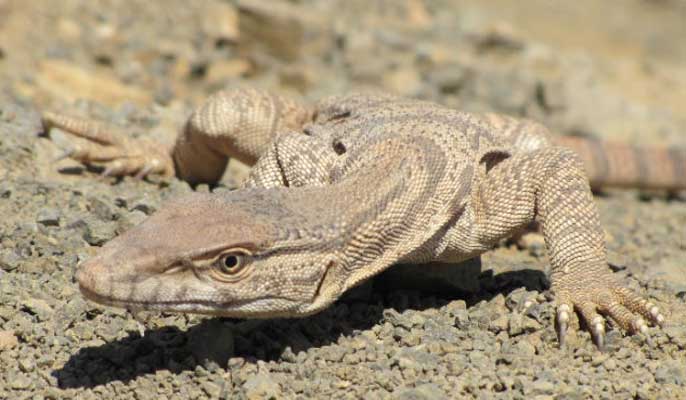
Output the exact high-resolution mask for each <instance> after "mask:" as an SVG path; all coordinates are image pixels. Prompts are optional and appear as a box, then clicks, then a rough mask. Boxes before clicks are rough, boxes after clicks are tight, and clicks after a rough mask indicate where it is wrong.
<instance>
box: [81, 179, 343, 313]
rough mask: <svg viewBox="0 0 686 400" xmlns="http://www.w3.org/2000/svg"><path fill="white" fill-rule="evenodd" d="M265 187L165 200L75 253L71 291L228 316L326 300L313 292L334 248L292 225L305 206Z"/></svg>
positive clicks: (136, 305)
mask: <svg viewBox="0 0 686 400" xmlns="http://www.w3.org/2000/svg"><path fill="white" fill-rule="evenodd" d="M266 191H269V192H270V193H266V194H265V193H264V192H266ZM275 191H276V193H273V191H272V190H264V189H262V190H241V191H235V192H231V193H227V194H225V195H210V194H199V193H196V194H193V195H190V196H187V197H184V198H181V199H179V200H176V201H173V202H171V203H169V204H167V205H166V206H165V207H164V208H162V209H161V210H160V211H158V212H157V213H155V214H154V215H152V216H151V217H149V218H148V219H146V220H145V221H144V222H143V223H141V224H140V225H138V226H136V227H134V228H132V229H130V230H129V231H127V232H125V233H124V234H122V235H120V236H118V237H116V238H115V239H113V240H111V241H110V242H108V243H106V244H105V245H104V246H103V247H102V248H101V249H100V251H99V252H98V253H97V254H96V255H95V256H94V257H93V258H90V259H88V260H86V261H84V262H83V263H81V265H80V266H79V268H78V270H77V272H76V279H77V280H78V283H79V286H80V289H81V292H82V293H83V294H84V296H85V297H87V298H89V299H91V300H93V301H95V302H98V303H101V304H106V305H110V306H115V307H123V308H128V309H130V310H156V311H171V312H189V313H200V314H212V315H223V316H231V317H276V316H295V315H304V314H308V313H311V312H314V311H317V309H320V308H323V306H324V305H326V304H328V303H329V302H330V301H323V302H322V301H321V298H325V299H329V298H332V299H331V300H333V297H334V296H327V295H322V293H321V292H322V291H324V292H326V290H323V289H322V283H323V281H324V280H325V279H326V275H327V270H328V269H329V268H330V267H331V266H332V263H335V261H334V258H333V256H332V255H331V251H326V250H325V249H323V248H321V246H322V244H321V243H322V239H325V238H324V237H322V236H321V234H319V235H318V236H316V237H313V236H310V237H305V236H306V235H302V234H300V233H299V232H298V231H296V230H293V228H292V227H293V226H302V225H303V220H302V218H308V217H309V215H310V213H307V215H305V213H303V212H302V211H299V209H301V208H302V207H297V206H293V207H289V202H287V201H285V199H286V196H279V191H278V190H276V189H275ZM267 194H268V195H267ZM319 222H321V221H319ZM289 226H290V227H291V228H289ZM324 241H325V240H324ZM318 246H319V248H318ZM318 303H321V307H315V306H314V304H318ZM324 303H325V304H324ZM315 308H316V309H315Z"/></svg>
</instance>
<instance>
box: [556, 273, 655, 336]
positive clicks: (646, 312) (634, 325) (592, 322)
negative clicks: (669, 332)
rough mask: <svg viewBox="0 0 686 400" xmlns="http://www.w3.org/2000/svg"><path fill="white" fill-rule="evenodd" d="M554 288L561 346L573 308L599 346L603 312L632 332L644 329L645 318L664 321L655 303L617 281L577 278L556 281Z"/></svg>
mask: <svg viewBox="0 0 686 400" xmlns="http://www.w3.org/2000/svg"><path fill="white" fill-rule="evenodd" d="M608 273H609V272H608ZM586 283H588V284H586ZM555 292H556V294H557V296H558V299H559V300H558V306H557V315H556V326H557V335H558V339H559V341H560V347H563V346H564V344H565V337H566V334H567V329H568V325H569V320H570V317H571V312H572V310H576V311H577V313H578V314H579V316H580V318H581V319H582V320H583V322H584V323H585V324H586V326H587V327H588V329H589V330H590V333H591V336H592V337H593V341H594V343H595V344H596V346H598V348H599V349H601V350H602V349H603V347H604V344H605V318H604V317H603V316H605V317H609V318H611V319H612V320H613V321H614V322H616V323H617V325H618V326H619V327H620V328H621V329H622V330H624V331H627V332H629V333H632V334H633V333H646V331H647V330H648V323H647V322H646V321H649V322H651V323H653V324H655V325H659V326H663V324H664V322H665V317H664V316H663V315H662V314H661V313H660V309H659V308H658V307H657V306H656V305H655V304H653V303H652V302H650V301H648V300H646V299H644V298H643V297H641V296H640V295H638V294H636V293H634V292H633V291H631V290H629V289H627V288H625V287H623V286H621V285H619V284H617V283H603V282H602V280H601V281H600V282H598V281H594V282H584V284H579V282H576V283H575V284H574V285H573V286H572V285H564V284H563V285H559V286H558V287H557V288H555Z"/></svg>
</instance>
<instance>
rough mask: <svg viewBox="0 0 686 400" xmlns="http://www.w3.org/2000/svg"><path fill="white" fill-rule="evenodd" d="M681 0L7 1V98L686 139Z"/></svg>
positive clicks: (1, 28)
mask: <svg viewBox="0 0 686 400" xmlns="http://www.w3.org/2000/svg"><path fill="white" fill-rule="evenodd" d="M684 21H686V2H685V1H682V0H624V1H621V2H599V1H594V0H579V1H573V2H569V1H550V0H528V1H516V2H515V1H509V0H492V1H478V0H426V1H422V0H372V1H369V0H326V1H314V0H293V1H287V0H273V1H260V0H233V1H226V0H198V1H191V2H189V1H183V0H158V1H150V0H102V1H88V0H61V1H59V2H54V1H51V0H34V1H21V0H0V91H1V92H2V96H3V97H2V98H0V99H4V100H5V101H18V102H29V103H33V104H36V105H38V106H42V107H48V106H55V105H59V106H62V107H64V104H69V103H73V102H74V101H76V100H77V99H81V100H83V99H85V100H88V101H92V102H95V103H98V104H101V105H105V106H107V107H110V108H113V109H118V108H121V107H127V104H128V107H130V105H135V106H143V107H149V106H150V105H151V104H153V103H157V104H160V105H164V106H171V107H175V106H179V105H180V104H182V105H184V106H189V105H193V104H197V103H198V102H199V101H200V100H201V99H202V98H204V97H205V96H206V95H207V94H208V93H211V92H213V91H216V90H218V89H221V88H225V87H231V86H236V85H241V84H249V85H253V86H254V85H258V86H262V87H266V88H271V89H278V90H283V91H290V92H294V93H297V94H299V95H301V96H304V97H307V98H312V99H314V98H318V97H321V96H323V95H327V94H332V93H341V92H345V91H349V90H352V89H355V88H360V87H372V88H378V89H383V90H385V91H390V92H394V93H398V94H401V95H406V96H413V97H419V98H424V99H431V100H436V101H439V102H441V103H443V104H446V105H449V106H453V107H457V108H461V109H468V110H491V111H501V112H506V113H510V114H515V115H527V116H531V117H534V118H537V119H539V120H542V121H543V122H545V123H546V124H547V125H548V126H549V127H551V128H553V129H555V130H557V131H560V132H563V133H574V134H591V135H600V136H604V137H623V138H627V139H629V140H635V141H654V140H665V141H669V142H676V141H678V140H679V138H680V134H683V133H684V132H686V23H685V22H684Z"/></svg>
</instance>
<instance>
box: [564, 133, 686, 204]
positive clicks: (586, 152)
mask: <svg viewBox="0 0 686 400" xmlns="http://www.w3.org/2000/svg"><path fill="white" fill-rule="evenodd" d="M554 140H555V144H557V145H560V146H563V147H567V148H570V149H572V150H574V151H575V152H576V153H577V154H579V156H581V158H582V160H583V162H584V166H585V167H586V172H587V173H588V178H589V180H590V181H591V187H593V188H598V187H624V188H638V189H661V190H669V191H678V190H685V189H686V148H675V147H640V146H634V145H629V144H624V143H617V142H605V141H600V140H597V139H589V138H582V137H575V136H562V137H556V138H555V139H554Z"/></svg>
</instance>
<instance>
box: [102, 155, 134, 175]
mask: <svg viewBox="0 0 686 400" xmlns="http://www.w3.org/2000/svg"><path fill="white" fill-rule="evenodd" d="M144 168H145V160H144V159H143V158H140V157H135V158H123V159H117V160H114V161H112V162H109V163H107V164H105V170H104V171H103V172H102V174H101V175H102V176H104V177H107V176H125V175H134V174H138V173H139V172H140V171H142V170H143V169H144Z"/></svg>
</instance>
